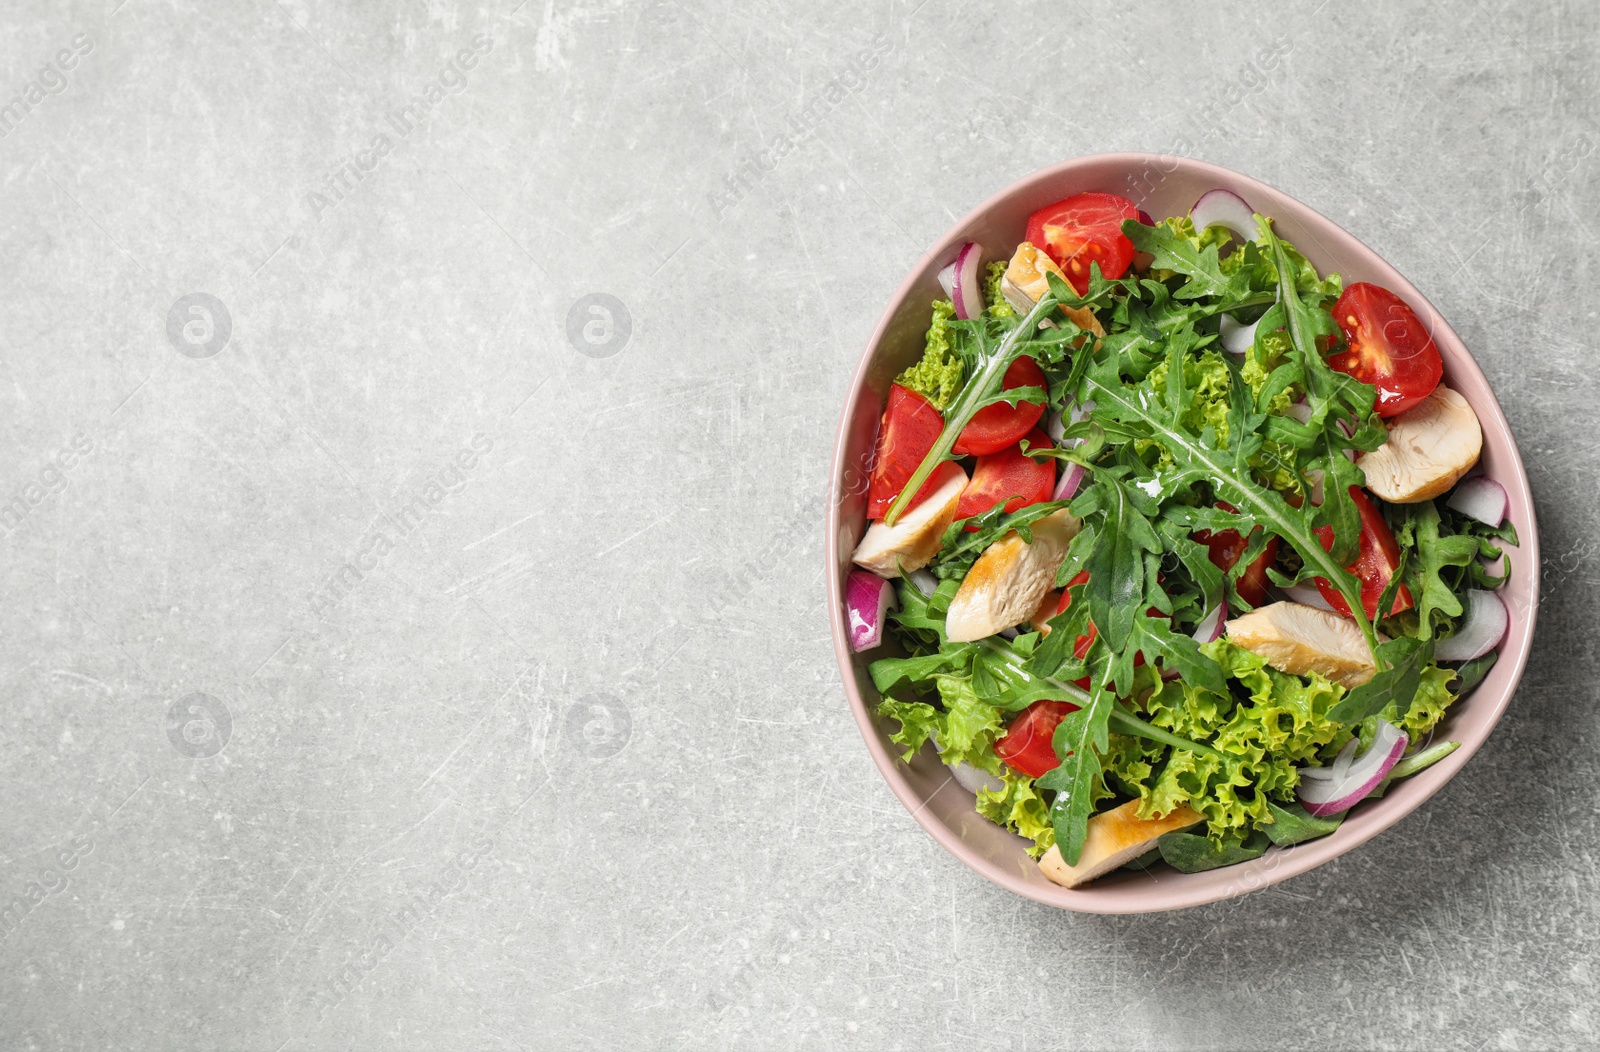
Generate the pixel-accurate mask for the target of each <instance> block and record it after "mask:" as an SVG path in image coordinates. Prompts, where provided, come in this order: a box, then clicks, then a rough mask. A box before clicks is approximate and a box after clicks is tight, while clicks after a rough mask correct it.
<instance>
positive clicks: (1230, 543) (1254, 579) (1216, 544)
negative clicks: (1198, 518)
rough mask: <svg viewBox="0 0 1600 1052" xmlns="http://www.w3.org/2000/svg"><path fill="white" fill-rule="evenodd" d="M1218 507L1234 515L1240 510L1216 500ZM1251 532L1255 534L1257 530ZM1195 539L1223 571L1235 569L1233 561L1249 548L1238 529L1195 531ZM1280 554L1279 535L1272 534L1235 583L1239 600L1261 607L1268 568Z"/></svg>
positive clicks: (1265, 596) (1265, 588)
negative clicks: (1277, 536)
mask: <svg viewBox="0 0 1600 1052" xmlns="http://www.w3.org/2000/svg"><path fill="white" fill-rule="evenodd" d="M1217 507H1219V508H1221V509H1222V510H1223V511H1226V512H1232V513H1233V514H1235V515H1237V514H1238V513H1239V509H1238V508H1235V507H1234V506H1233V505H1232V504H1229V503H1228V502H1227V501H1222V500H1219V501H1217ZM1255 529H1260V527H1256V528H1255ZM1250 532H1251V533H1252V534H1253V533H1254V532H1255V530H1254V529H1253V530H1251V531H1250ZM1194 539H1195V540H1197V541H1199V542H1200V543H1201V544H1203V545H1205V546H1206V548H1207V549H1208V551H1207V554H1208V555H1209V556H1210V557H1211V564H1212V565H1213V566H1215V567H1217V569H1219V570H1222V571H1224V572H1226V571H1228V570H1231V569H1233V567H1234V564H1235V563H1237V562H1238V561H1239V559H1240V557H1241V556H1243V555H1244V550H1245V549H1246V548H1247V547H1249V541H1248V539H1247V538H1245V537H1242V536H1240V535H1239V531H1238V530H1216V531H1212V530H1196V531H1195V534H1194ZM1277 557H1278V538H1276V537H1273V538H1271V539H1270V540H1268V541H1267V546H1266V547H1265V548H1263V549H1261V554H1260V555H1258V556H1257V557H1256V558H1255V560H1254V561H1253V562H1251V564H1250V565H1249V566H1246V567H1245V568H1244V573H1242V574H1240V575H1239V580H1238V581H1237V582H1236V583H1235V584H1234V590H1235V591H1236V592H1238V593H1239V598H1240V599H1243V600H1244V601H1245V602H1247V603H1249V604H1250V605H1251V606H1260V605H1261V604H1263V603H1265V602H1266V601H1267V567H1269V566H1271V565H1272V563H1273V560H1275V559H1276V558H1277Z"/></svg>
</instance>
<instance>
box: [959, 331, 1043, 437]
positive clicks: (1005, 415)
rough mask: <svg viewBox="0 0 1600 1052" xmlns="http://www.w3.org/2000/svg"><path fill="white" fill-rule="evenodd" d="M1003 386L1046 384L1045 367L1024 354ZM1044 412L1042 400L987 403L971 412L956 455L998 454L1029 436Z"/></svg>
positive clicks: (1015, 362)
mask: <svg viewBox="0 0 1600 1052" xmlns="http://www.w3.org/2000/svg"><path fill="white" fill-rule="evenodd" d="M1000 386H1001V387H1002V388H1003V389H1004V390H1007V391H1010V390H1013V389H1014V388H1018V387H1044V386H1045V380H1044V370H1043V369H1041V368H1039V363H1038V362H1036V361H1034V360H1033V359H1032V358H1029V357H1027V356H1023V357H1021V358H1018V359H1017V360H1016V361H1014V362H1012V363H1011V365H1010V366H1009V367H1008V368H1007V369H1006V375H1005V378H1004V379H1003V380H1001V381H1000ZM1043 415H1044V403H1043V402H1018V403H1017V404H1016V405H1006V404H1005V403H1004V402H996V403H995V404H994V405H986V406H984V407H983V408H982V409H980V410H978V411H977V412H976V413H974V414H972V419H971V420H969V421H967V426H966V427H964V428H962V429H961V434H960V435H959V436H957V438H956V444H955V452H956V455H957V456H963V457H970V456H978V457H981V456H983V455H984V454H985V453H998V452H1000V451H1001V450H1002V449H1004V448H1006V447H1007V446H1009V445H1011V444H1012V443H1014V442H1017V441H1018V440H1020V439H1021V438H1022V436H1023V435H1026V434H1027V433H1028V430H1029V429H1030V428H1032V427H1033V425H1034V424H1037V423H1038V422H1039V418H1040V417H1041V416H1043Z"/></svg>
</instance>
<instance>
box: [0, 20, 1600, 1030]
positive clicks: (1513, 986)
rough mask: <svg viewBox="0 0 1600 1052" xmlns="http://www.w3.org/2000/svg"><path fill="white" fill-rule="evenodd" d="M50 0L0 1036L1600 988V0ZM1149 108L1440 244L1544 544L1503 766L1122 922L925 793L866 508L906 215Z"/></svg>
mask: <svg viewBox="0 0 1600 1052" xmlns="http://www.w3.org/2000/svg"><path fill="white" fill-rule="evenodd" d="M19 7H23V8H25V10H18V8H19ZM1174 8H1175V9H1176V8H1177V5H1174ZM0 41H3V51H4V60H5V70H6V74H5V76H6V79H5V80H4V91H0V101H3V100H4V99H5V98H7V97H8V96H9V93H13V92H14V94H15V97H13V98H11V100H10V101H9V102H5V103H4V106H3V108H0V132H3V136H0V201H3V210H0V230H3V245H4V249H5V252H6V257H7V260H6V268H5V275H6V280H5V281H4V282H3V283H0V319H3V324H4V332H5V345H4V352H3V367H0V456H3V461H0V463H3V472H0V483H3V490H0V530H3V536H0V544H3V550H0V563H3V565H4V575H5V576H4V580H5V582H6V589H5V595H6V602H5V604H4V606H3V608H0V681H3V684H4V693H3V700H0V788H3V796H0V799H3V801H4V803H3V806H0V909H3V910H5V911H6V912H5V914H4V916H3V919H0V925H3V929H4V930H3V932H0V1046H3V1047H5V1048H8V1049H9V1048H23V1049H28V1048H122V1049H141V1050H142V1049H169V1048H170V1049H263V1050H273V1049H280V1048H288V1049H324V1048H326V1049H334V1048H361V1049H397V1050H398V1049H458V1048H485V1049H500V1048H508V1049H509V1048H590V1047H593V1048H634V1047H663V1048H678V1047H685V1048H721V1047H742V1048H791V1047H821V1048H847V1047H855V1048H912V1049H918V1050H923V1049H936V1048H950V1047H954V1048H1013V1049H1034V1048H1054V1047H1060V1048H1109V1047H1129V1048H1185V1049H1192V1048H1217V1049H1222V1048H1238V1047H1252V1046H1263V1047H1264V1046H1276V1047H1292V1048H1316V1049H1322V1048H1328V1047H1352V1048H1354V1047H1367V1048H1439V1049H1447V1048H1448V1049H1458V1048H1467V1049H1477V1048H1507V1049H1527V1048H1555V1047H1594V1046H1595V1044H1596V1043H1597V1041H1600V1037H1597V1033H1596V1031H1597V1028H1600V1009H1597V1008H1596V1005H1595V997H1594V995H1595V991H1596V979H1597V975H1596V972H1597V968H1600V965H1597V964H1596V962H1595V959H1594V954H1595V950H1596V943H1595V935H1596V925H1597V920H1600V909H1597V906H1596V901H1597V900H1596V891H1597V883H1600V882H1597V878H1596V873H1595V858H1596V848H1595V843H1596V834H1597V832H1600V828H1597V826H1600V823H1597V820H1596V814H1597V806H1600V790H1597V789H1596V780H1597V775H1600V763H1597V760H1596V745H1597V733H1596V731H1597V723H1600V717H1597V716H1596V711H1597V710H1596V701H1597V691H1596V689H1595V687H1594V682H1595V677H1596V672H1597V664H1600V657H1597V654H1596V647H1595V638H1596V636H1595V632H1594V629H1593V624H1594V605H1595V602H1594V593H1593V592H1590V591H1589V589H1590V588H1593V587H1595V585H1596V577H1597V566H1600V563H1597V558H1600V541H1597V539H1596V534H1595V518H1596V507H1597V496H1596V487H1595V469H1596V466H1597V464H1600V435H1597V433H1596V419H1597V414H1596V411H1595V398H1596V394H1597V383H1596V380H1595V370H1594V365H1593V360H1594V332H1595V329H1596V311H1597V306H1596V294H1595V288H1596V286H1597V284H1600V273H1597V264H1596V258H1597V257H1596V253H1595V248H1594V246H1595V244H1596V242H1597V237H1600V219H1597V217H1596V213H1595V209H1594V203H1595V201H1596V199H1597V195H1600V164H1597V163H1596V159H1595V157H1594V154H1595V152H1596V143H1597V141H1600V129H1597V125H1596V123H1595V118H1596V114H1597V108H1596V104H1597V102H1600V91H1597V87H1600V86H1597V66H1596V63H1595V59H1594V55H1595V48H1596V44H1597V43H1600V10H1597V9H1596V8H1595V7H1594V6H1593V5H1579V4H1558V3H1551V2H1541V3H1533V4H1520V5H1511V4H1506V3H1504V2H1502V0H1485V2H1484V3H1481V4H1480V3H1470V4H1463V5H1455V6H1449V7H1447V6H1446V5H1439V4H1423V3H1406V4H1384V5H1375V4H1374V5H1362V6H1361V7H1360V8H1356V7H1355V6H1353V5H1350V4H1347V3H1343V2H1332V0H1325V2H1318V0H1291V2H1288V3H1284V4H1273V5H1267V4H1263V5H1260V6H1253V5H1242V4H1240V5H1232V6H1224V7H1220V8H1215V9H1207V10H1200V9H1198V8H1193V9H1192V8H1191V7H1190V6H1188V5H1185V6H1184V7H1183V8H1182V10H1181V11H1178V10H1174V11H1173V12H1172V13H1170V14H1169V13H1163V12H1161V11H1158V10H1155V9H1151V8H1144V9H1136V8H1134V7H1132V6H1130V5H1125V4H1110V3H1104V2H1100V0H1093V2H1069V3H1063V4H1044V3H1039V4H1034V5H1014V6H1013V5H996V6H994V7H985V6H981V5H972V4H957V3H954V2H951V0H926V2H913V0H905V2H899V3H895V4H889V5H875V6H874V7H873V9H872V10H861V9H860V7H859V5H852V4H845V3H839V2H834V0H830V2H820V3H798V2H791V3H787V4H774V3H755V4H732V3H723V4H717V3H713V2H711V0H664V2H649V3H626V4H619V3H610V2H606V0H598V2H594V3H588V2H585V3H582V4H575V3H571V2H567V0H563V2H561V3H555V2H554V0H523V2H522V3H520V4H519V3H517V0H494V2H493V3H489V2H486V3H484V4H481V5H455V4H452V3H450V2H446V0H428V2H416V3H407V4H376V3H361V4H332V3H318V2H312V0H281V2H278V0H220V2H217V3H206V4H198V3H185V2H172V0H93V2H73V3H43V2H39V0H34V2H31V3H27V4H13V5H12V7H11V10H8V12H7V13H6V16H5V25H4V27H3V32H0ZM1118 149H1149V150H1156V151H1165V152H1179V153H1185V154H1189V155H1192V156H1197V157H1200V158H1204V159H1207V160H1211V161H1215V162H1218V163H1221V164H1224V165H1227V166H1230V167H1234V168H1238V169H1241V170H1243V171H1246V172H1249V173H1251V174H1253V175H1256V176H1258V177H1260V178H1262V179H1264V180H1266V181H1268V182H1270V183H1273V184H1276V185H1277V186H1280V187H1282V188H1283V189H1285V190H1286V191H1288V192H1289V193H1291V194H1294V195H1296V196H1297V197H1299V198H1301V199H1302V200H1305V201H1308V202H1310V203H1312V204H1314V205H1315V206H1317V207H1318V208H1320V209H1321V210H1323V211H1325V212H1327V213H1328V214H1330V215H1332V216H1333V217H1334V218H1335V219H1337V220H1338V221H1339V222H1341V223H1342V224H1344V225H1346V226H1347V227H1348V228H1349V229H1351V230H1352V231H1354V232H1355V233H1356V234H1357V235H1358V236H1360V237H1361V238H1362V239H1364V240H1365V241H1367V242H1368V243H1369V244H1371V245H1373V246H1374V247H1375V248H1376V249H1378V250H1379V251H1380V252H1381V253H1383V254H1384V255H1385V256H1387V257H1388V258H1389V259H1390V260H1392V261H1393V262H1394V263H1395V264H1396V265H1397V266H1398V267H1399V268H1400V269H1401V270H1402V271H1404V272H1405V273H1406V274H1407V275H1409V276H1410V277H1411V278H1412V279H1413V280H1415V281H1416V283H1417V284H1418V285H1419V286H1420V287H1421V288H1422V289H1423V290H1424V291H1425V292H1426V294H1427V295H1428V296H1429V297H1430V298H1431V299H1432V300H1433V301H1434V303H1435V304H1437V305H1438V306H1439V308H1440V309H1441V310H1442V311H1443V312H1444V313H1445V314H1446V316H1448V317H1450V318H1451V319H1453V320H1454V322H1455V324H1456V325H1457V327H1458V330H1459V331H1460V332H1461V334H1462V336H1463V337H1464V338H1465V339H1466V341H1467V343H1468V344H1469V346H1471V347H1472V349H1473V350H1474V352H1475V354H1476V355H1477V356H1478V359H1479V361H1480V362H1481V363H1482V365H1483V367H1484V369H1485V371H1486V372H1487V373H1488V374H1489V376H1490V378H1491V379H1492V380H1493V381H1494V383H1495V384H1496V385H1497V387H1498V390H1499V393H1500V398H1501V400H1502V402H1503V404H1504V405H1505V408H1506V412H1507V414H1508V415H1509V416H1510V418H1511V421H1512V424H1513V426H1514V428H1515V430H1516V432H1517V435H1518V437H1519V439H1520V441H1521V443H1522V447H1523V450H1524V453H1525V454H1526V456H1527V457H1528V458H1529V461H1530V464H1531V467H1532V471H1533V480H1534V486H1535V489H1536V493H1537V496H1538V498H1539V501H1540V512H1541V516H1542V527H1543V539H1544V545H1545V550H1546V552H1547V553H1548V558H1547V565H1546V567H1545V573H1546V580H1545V587H1546V589H1547V593H1546V594H1547V601H1546V603H1545V606H1544V609H1543V611H1542V612H1541V631H1540V636H1539V640H1538V644H1537V647H1536V650H1535V653H1534V655H1533V659H1532V663H1531V665H1530V667H1529V670H1528V674H1527V678H1526V680H1525V682H1524V684H1523V686H1522V689H1521V691H1520V692H1519V694H1518V696H1517V698H1516V701H1515V704H1514V705H1513V707H1512V709H1511V711H1510V713H1509V714H1508V716H1507V717H1506V719H1505V720H1504V722H1503V723H1502V724H1501V726H1500V728H1499V729H1498V730H1497V731H1496V733H1495V735H1494V737H1493V739H1492V740H1491V741H1490V742H1489V744H1488V746H1487V747H1486V748H1485V749H1484V751H1483V752H1482V754H1481V755H1480V756H1479V757H1478V758H1477V759H1476V760H1475V761H1474V762H1473V763H1472V764H1471V765H1470V766H1469V767H1468V768H1467V769H1466V770H1465V771H1464V772H1463V774H1462V775H1461V777H1459V778H1458V779H1456V780H1455V782H1454V783H1453V784H1452V785H1451V786H1450V787H1449V788H1448V789H1446V790H1445V791H1444V792H1442V793H1440V794H1439V795H1438V796H1437V797H1436V798H1435V799H1433V800H1432V801H1430V802H1429V803H1428V804H1427V805H1426V806H1425V807H1424V808H1422V810H1421V811H1420V812H1418V813H1417V814H1415V815H1414V816H1412V817H1410V818H1408V819H1407V820H1406V821H1404V822H1403V823H1402V824H1401V825H1399V826H1398V827H1397V828H1395V829H1394V830H1392V831H1390V832H1389V833H1387V834H1386V835H1384V836H1382V837H1381V838H1379V839H1378V840H1376V841H1374V842H1373V843H1371V844H1370V845H1368V846H1366V847H1364V848H1362V849H1361V850H1358V851H1356V852H1354V853H1353V854H1351V855H1349V856H1347V857H1345V858H1344V859H1342V860H1340V861H1339V862H1337V863H1336V864H1333V865H1329V866H1327V867H1325V868H1323V869H1322V870H1319V871H1317V872H1315V873H1312V874H1310V875H1307V876H1304V877H1301V878H1298V879H1296V880H1293V881H1290V882H1288V883H1286V884H1283V885H1281V886H1277V887H1273V888H1271V889H1269V890H1266V891H1263V892H1260V893H1258V894H1255V895H1252V896H1249V897H1247V898H1245V899H1242V900H1237V901H1233V902H1229V903H1225V904H1220V905H1216V906H1212V907H1206V908H1201V909H1194V910H1190V911H1187V912H1182V913H1178V914H1170V915H1160V916H1149V917H1141V918H1123V919H1115V918H1100V917H1087V916H1074V915H1069V914H1064V913H1059V912H1055V911H1052V910H1049V909H1046V908H1043V907H1039V906H1036V905H1033V904H1031V903H1029V902H1026V901H1023V900H1021V899H1018V898H1014V897H1012V896H1010V895H1008V894H1006V893H1003V892H1001V891H1000V890H998V889H996V888H994V887H991V886H989V885H987V884H986V883H984V882H983V881H981V880H980V879H978V878H977V877H975V876H973V875H972V874H970V873H969V872H967V871H966V870H964V869H963V868H961V867H960V866H959V865H958V864H957V863H955V862H954V861H953V860H952V859H951V858H949V857H948V856H947V855H945V854H944V852H943V851H941V850H940V848H939V847H938V846H937V845H936V844H935V843H934V842H933V841H932V840H931V839H930V838H929V837H927V836H926V835H925V834H924V833H923V832H922V831H921V830H920V829H919V828H918V827H917V826H916V825H915V823H913V822H912V821H911V820H910V819H909V818H908V817H907V815H906V814H905V812H904V810H903V809H902V808H901V807H900V806H899V804H897V803H896V802H895V800H894V799H893V797H892V796H891V795H890V794H889V792H888V790H887V789H886V788H885V786H884V785H883V784H882V783H881V781H880V779H879V777H878V775H877V774H876V772H875V771H874V770H873V768H872V765H871V763H870V762H869V760H868V758H867V754H866V752H865V750H864V749H863V748H862V746H861V744H860V741H859V739H858V736H857V732H856V729H855V726H854V724H853V723H852V721H851V719H850V716H849V713H848V711H847V709H846V706H845V703H844V699H843V693H842V690H841V688H840V684H839V679H838V675H837V672H836V671H835V669H834V666H833V658H832V653H831V649H830V645H829V642H828V639H827V622H826V616H825V607H824V598H823V576H822V556H821V543H822V531H821V519H820V516H821V507H822V495H823V493H824V490H825V483H826V475H827V459H828V454H829V451H830V448H831V443H832V432H833V428H834V424H835V421H836V419H837V413H838V408H839V405H840V403H841V400H842V397H843V394H844V392H845V389H846V385H847V381H848V377H849V374H850V371H851V369H852V367H853V365H854V363H855V361H856V359H857V355H858V354H859V352H860V350H861V347H862V344H863V342H864V340H865V338H866V336H867V334H868V333H869V331H870V330H871V327H872V325H873V324H874V321H875V319H876V317H877V314H878V312H879V310H880V309H881V306H882V304H883V303H884V301H885V299H886V297H887V296H888V294H889V293H890V291H891V290H892V289H893V288H894V287H895V285H896V284H897V283H898V282H899V280H900V278H901V276H902V275H903V274H904V273H905V271H906V269H907V268H908V267H909V265H910V264H911V262H912V261H913V260H914V259H916V258H917V256H918V255H919V254H920V253H921V252H922V251H923V249H924V248H925V247H926V246H927V245H929V244H930V243H931V242H932V241H933V240H934V239H935V238H937V237H938V236H939V235H940V234H941V233H942V232H943V231H944V230H945V229H946V228H947V227H948V226H949V225H950V223H951V222H952V221H953V220H954V218H955V217H956V216H958V215H959V214H961V213H962V212H964V211H965V210H966V209H967V208H969V207H970V206H972V205H973V204H974V203H976V202H977V201H979V200H980V199H982V198H983V197H984V196H986V195H988V194H989V193H990V192H992V191H993V190H995V189H997V188H999V187H1000V186H1002V185H1004V184H1005V183H1007V182H1008V181H1010V180H1012V179H1013V178H1015V177H1017V176H1019V175H1021V174H1023V173H1025V172H1027V171H1030V170H1032V169H1034V168H1036V167H1040V166H1043V165H1046V164H1049V163H1052V162H1055V161H1057V160H1060V159H1062V158H1064V157H1068V156H1072V155H1076V154H1081V153H1090V152H1102V151H1108V150H1118Z"/></svg>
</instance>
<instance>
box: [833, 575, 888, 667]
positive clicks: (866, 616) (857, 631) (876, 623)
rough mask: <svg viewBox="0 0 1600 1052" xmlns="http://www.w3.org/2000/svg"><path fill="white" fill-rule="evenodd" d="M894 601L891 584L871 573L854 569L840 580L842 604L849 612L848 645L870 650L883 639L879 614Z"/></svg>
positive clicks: (881, 620)
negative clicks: (842, 583) (841, 583)
mask: <svg viewBox="0 0 1600 1052" xmlns="http://www.w3.org/2000/svg"><path fill="white" fill-rule="evenodd" d="M893 605H894V588H893V587H892V586H891V585H890V584H889V582H888V581H885V580H884V579H883V578H881V577H879V576H878V575H877V574H875V573H869V572H868V571H866V570H861V569H856V570H851V571H850V576H849V578H847V579H846V580H845V583H844V608H845V612H846V613H848V614H849V616H850V648H851V649H852V650H855V651H857V652H859V651H862V650H870V649H871V648H873V647H875V646H877V645H878V644H879V643H881V642H883V615H884V614H885V613H886V612H887V611H888V609H889V607H891V606H893Z"/></svg>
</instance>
